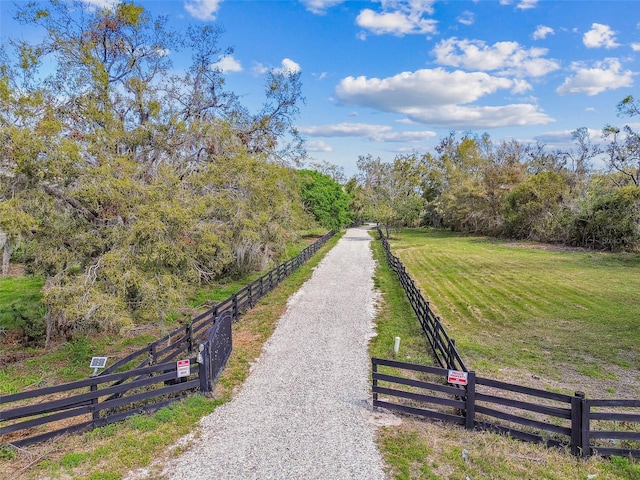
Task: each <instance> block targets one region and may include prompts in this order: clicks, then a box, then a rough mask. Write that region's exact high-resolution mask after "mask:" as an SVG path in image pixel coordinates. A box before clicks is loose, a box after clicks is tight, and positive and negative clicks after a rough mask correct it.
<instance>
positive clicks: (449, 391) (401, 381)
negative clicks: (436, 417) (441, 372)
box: [373, 373, 460, 396]
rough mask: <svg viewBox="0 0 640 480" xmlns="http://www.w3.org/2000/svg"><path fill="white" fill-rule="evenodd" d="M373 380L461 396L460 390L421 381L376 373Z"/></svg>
mask: <svg viewBox="0 0 640 480" xmlns="http://www.w3.org/2000/svg"><path fill="white" fill-rule="evenodd" d="M373 378H374V379H375V380H379V381H384V382H391V383H398V384H400V385H407V386H408V387H417V388H423V389H425V390H433V391H435V392H442V393H447V394H449V395H456V396H459V395H460V389H458V388H456V387H452V386H450V385H441V384H438V383H428V382H423V381H420V380H414V379H413V378H402V377H396V376H393V375H387V374H384V373H375V374H374V377H373Z"/></svg>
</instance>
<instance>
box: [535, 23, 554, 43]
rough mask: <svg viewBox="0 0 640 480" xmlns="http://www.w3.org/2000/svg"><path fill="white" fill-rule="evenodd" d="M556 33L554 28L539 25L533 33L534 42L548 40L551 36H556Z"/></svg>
mask: <svg viewBox="0 0 640 480" xmlns="http://www.w3.org/2000/svg"><path fill="white" fill-rule="evenodd" d="M555 33H556V32H555V30H554V29H553V28H551V27H547V26H545V25H538V28H536V31H535V32H533V39H534V40H543V39H545V38H547V37H548V36H549V35H554V34H555Z"/></svg>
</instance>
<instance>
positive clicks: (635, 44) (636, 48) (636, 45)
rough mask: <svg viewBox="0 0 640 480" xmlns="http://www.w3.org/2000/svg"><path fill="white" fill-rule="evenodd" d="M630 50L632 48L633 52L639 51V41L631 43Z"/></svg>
mask: <svg viewBox="0 0 640 480" xmlns="http://www.w3.org/2000/svg"><path fill="white" fill-rule="evenodd" d="M631 50H633V51H634V52H640V43H632V44H631Z"/></svg>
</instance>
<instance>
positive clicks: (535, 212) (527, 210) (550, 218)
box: [504, 172, 569, 241]
mask: <svg viewBox="0 0 640 480" xmlns="http://www.w3.org/2000/svg"><path fill="white" fill-rule="evenodd" d="M568 192H569V186H568V184H567V181H566V179H565V178H564V177H563V176H562V175H560V174H558V173H556V172H541V173H538V174H536V175H532V176H530V177H528V178H527V179H526V180H524V181H523V182H522V183H520V184H519V185H518V186H516V187H515V188H514V189H513V190H511V192H509V193H508V194H507V195H506V196H505V206H504V218H505V223H506V227H507V233H508V234H509V235H512V236H514V237H516V238H528V239H532V240H539V241H558V240H562V238H558V237H557V232H558V228H559V226H560V223H561V219H562V217H561V212H562V209H563V205H564V198H565V196H566V195H567V194H568Z"/></svg>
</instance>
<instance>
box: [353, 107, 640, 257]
mask: <svg viewBox="0 0 640 480" xmlns="http://www.w3.org/2000/svg"><path fill="white" fill-rule="evenodd" d="M618 112H619V114H620V115H622V116H628V117H633V116H637V115H639V114H640V105H639V104H638V102H637V101H636V100H634V98H633V97H631V96H629V97H627V98H625V99H624V100H622V101H621V102H620V103H619V104H618ZM602 137H603V142H604V143H603V144H602V145H600V144H594V143H593V142H592V141H591V139H590V134H589V132H588V130H587V129H586V128H579V129H577V130H575V131H574V132H572V139H573V146H572V148H570V149H569V150H567V151H548V150H547V149H546V148H545V147H544V146H543V145H541V144H525V143H522V142H519V141H516V140H510V141H501V142H494V141H492V140H491V138H490V137H489V135H487V134H484V135H474V134H470V133H468V134H463V135H461V136H456V135H455V134H454V133H451V134H450V135H449V136H447V137H446V138H443V139H442V140H441V141H440V142H439V144H438V146H437V147H436V148H435V151H434V152H430V153H425V154H417V153H414V154H410V155H398V156H397V157H396V158H395V159H394V161H393V162H383V161H382V160H381V159H380V158H377V157H373V156H372V155H366V156H360V157H359V159H358V175H357V176H355V177H353V178H352V179H351V180H349V181H348V182H347V183H346V184H345V188H346V190H347V191H348V192H349V193H350V195H351V196H352V204H351V206H352V209H353V215H354V217H355V218H356V219H371V220H375V221H377V222H380V223H381V224H382V225H384V226H385V227H386V232H387V235H389V233H390V231H391V229H393V228H396V227H399V226H405V225H424V226H433V227H441V228H449V229H452V230H454V231H459V232H465V233H475V234H484V235H490V236H503V237H510V238H516V239H530V240H535V241H541V242H553V243H561V244H565V245H571V246H580V247H587V248H594V249H601V250H637V249H638V248H640V134H639V133H637V132H636V131H634V130H633V129H632V128H631V127H630V126H628V125H627V126H625V127H624V128H623V129H618V128H615V127H613V126H606V127H605V128H604V129H603V132H602ZM596 161H599V162H603V163H604V164H605V165H606V166H605V168H600V169H594V167H593V165H594V162H596Z"/></svg>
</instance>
